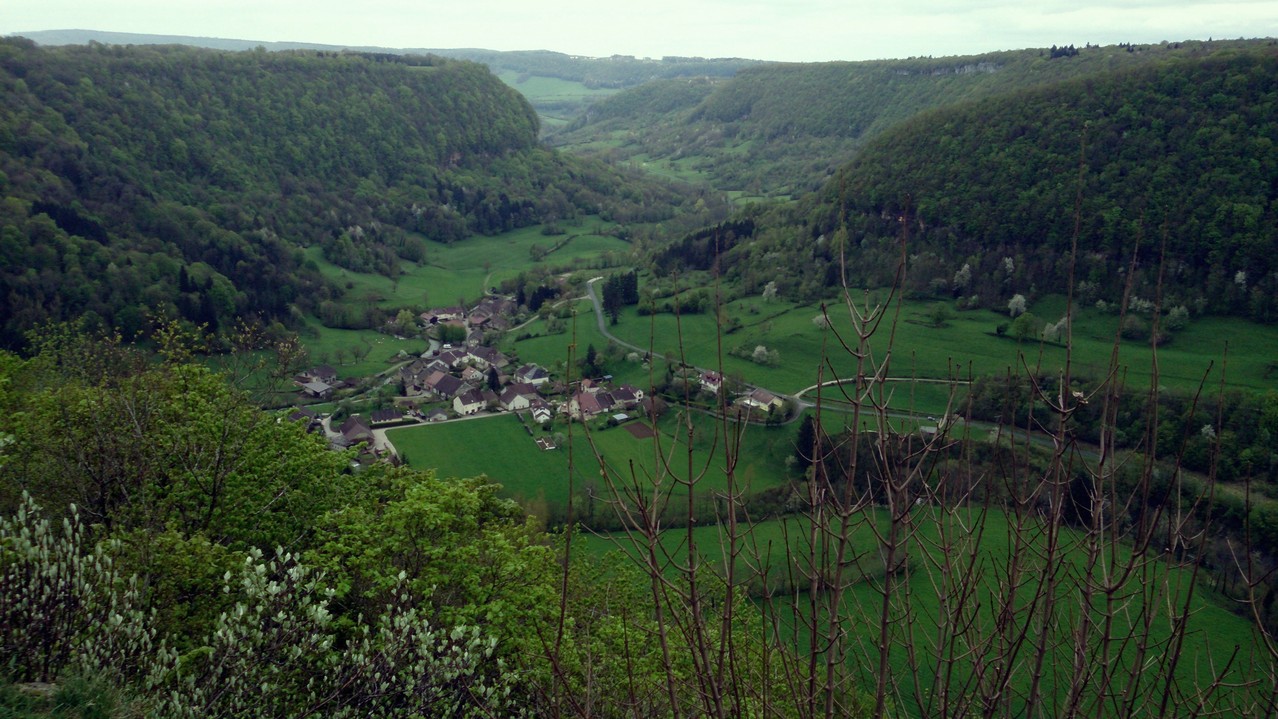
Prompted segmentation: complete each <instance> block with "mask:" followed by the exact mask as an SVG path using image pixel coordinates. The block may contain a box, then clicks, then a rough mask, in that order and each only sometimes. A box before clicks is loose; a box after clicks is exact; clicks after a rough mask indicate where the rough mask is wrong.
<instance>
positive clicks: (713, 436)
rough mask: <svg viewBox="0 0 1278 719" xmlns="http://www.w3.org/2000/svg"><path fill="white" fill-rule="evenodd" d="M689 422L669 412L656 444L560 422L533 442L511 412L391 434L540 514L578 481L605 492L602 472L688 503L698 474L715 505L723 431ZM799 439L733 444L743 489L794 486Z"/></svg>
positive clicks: (752, 432) (420, 462) (757, 432)
mask: <svg viewBox="0 0 1278 719" xmlns="http://www.w3.org/2000/svg"><path fill="white" fill-rule="evenodd" d="M680 417H681V416H680V415H679V414H678V413H674V412H671V413H669V414H667V415H666V416H665V417H663V418H662V419H661V420H660V421H659V422H658V423H657V426H656V429H657V436H656V437H652V438H647V439H636V438H635V437H634V436H633V435H632V434H631V433H630V432H628V431H626V429H625V426H624V425H623V426H619V427H611V428H607V429H600V428H599V425H598V423H592V424H591V427H592V428H590V429H587V428H585V427H583V426H582V425H581V424H574V425H572V426H571V427H570V426H568V425H564V424H560V423H556V424H555V426H554V431H553V432H552V433H550V434H547V433H546V432H543V431H542V430H541V429H540V428H538V427H537V426H536V425H531V422H530V426H532V427H533V432H532V435H531V436H530V435H529V433H528V432H527V431H526V430H525V429H524V427H523V425H522V424H520V422H519V420H518V419H517V418H516V417H515V416H514V415H508V414H507V415H498V416H488V417H483V418H480V419H473V420H464V421H455V422H443V423H438V424H430V425H417V426H409V427H402V428H396V429H392V430H388V432H387V436H388V438H389V439H390V441H391V442H392V443H393V444H394V445H395V448H396V450H398V452H399V453H400V455H401V456H402V457H406V458H407V461H408V464H409V465H410V466H412V467H415V468H420V469H435V470H436V473H437V475H438V476H440V477H445V478H446V477H473V476H478V475H481V474H482V475H486V476H488V478H489V479H492V480H493V481H495V482H499V483H500V484H501V485H502V487H503V488H504V491H503V494H504V495H505V496H507V497H510V498H511V499H515V500H516V501H519V502H520V503H521V504H523V505H524V506H525V508H529V509H530V511H531V510H535V509H537V508H539V507H541V508H545V507H549V508H553V509H558V510H560V511H562V509H563V508H564V507H566V506H567V504H568V499H569V496H570V489H569V487H570V482H569V479H570V478H571V484H572V487H573V488H574V489H573V490H572V492H573V493H575V494H577V495H580V494H581V493H583V492H588V493H589V492H593V493H594V494H596V495H599V494H601V493H602V492H604V491H605V489H606V487H605V486H604V485H605V480H604V478H603V475H602V474H601V472H602V471H603V469H602V468H601V464H602V465H603V466H606V467H607V468H608V471H609V473H610V474H611V475H612V476H613V477H614V478H615V479H616V481H619V482H638V483H639V484H640V485H642V486H643V487H644V488H645V489H647V490H649V491H651V490H652V488H653V487H654V486H657V487H664V488H665V489H666V490H669V491H671V492H672V495H673V496H675V497H679V496H686V490H685V489H683V488H682V487H681V486H679V483H678V480H680V479H686V478H687V477H688V476H689V475H688V472H689V471H690V470H689V469H688V468H689V467H692V468H693V469H692V470H691V471H692V472H693V475H694V476H698V477H699V478H698V480H697V492H698V493H699V494H700V493H701V492H705V493H706V495H705V496H707V497H708V496H709V493H710V492H713V491H722V490H723V489H724V488H725V487H726V486H727V481H728V480H727V474H726V471H725V463H724V456H725V454H724V446H725V437H724V435H723V432H722V427H721V426H720V424H719V423H718V422H716V421H714V420H712V419H711V418H709V417H705V416H704V415H699V414H693V415H691V416H689V417H685V418H684V419H685V420H686V423H681V421H680ZM633 421H638V420H633ZM689 425H690V426H691V428H692V429H691V432H689V429H688V427H689ZM735 426H736V425H731V424H730V425H729V427H735ZM729 431H730V432H731V431H733V430H731V429H730V430H729ZM794 435H795V428H794V427H793V426H791V427H767V428H765V427H758V426H749V427H745V428H744V429H743V434H742V435H741V436H740V437H739V438H738V439H739V441H736V439H734V440H733V441H732V443H733V444H734V445H737V446H738V449H737V450H736V451H737V452H738V453H739V456H738V460H737V467H736V481H737V482H738V483H739V484H743V485H744V486H747V487H749V488H750V489H751V490H757V489H764V488H767V487H773V486H778V485H780V484H782V483H784V482H785V481H786V479H787V476H788V475H787V469H786V463H785V458H786V457H787V456H789V454H790V453H792V452H793V451H794ZM547 436H549V437H556V436H557V437H558V438H559V439H561V440H562V442H561V446H560V447H559V448H558V449H554V450H542V449H541V448H539V447H538V446H537V445H536V444H535V442H534V437H547ZM569 444H571V452H570V451H569ZM689 447H691V452H689V449H688V448H689ZM570 459H571V460H572V467H571V472H570V468H569V460H570ZM578 501H580V498H579V499H578ZM579 511H581V510H580V509H579Z"/></svg>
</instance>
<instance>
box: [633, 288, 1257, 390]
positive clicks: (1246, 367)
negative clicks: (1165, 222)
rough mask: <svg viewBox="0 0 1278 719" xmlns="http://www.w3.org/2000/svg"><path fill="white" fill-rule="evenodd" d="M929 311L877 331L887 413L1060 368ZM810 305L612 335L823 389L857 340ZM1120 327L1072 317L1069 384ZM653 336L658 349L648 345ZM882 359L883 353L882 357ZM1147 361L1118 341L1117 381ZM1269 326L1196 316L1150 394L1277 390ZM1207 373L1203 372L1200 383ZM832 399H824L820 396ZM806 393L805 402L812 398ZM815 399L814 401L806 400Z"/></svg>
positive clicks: (650, 322)
mask: <svg viewBox="0 0 1278 719" xmlns="http://www.w3.org/2000/svg"><path fill="white" fill-rule="evenodd" d="M935 305H936V303H935V302H931V301H923V300H905V301H902V302H901V306H900V309H899V321H897V322H896V323H895V326H893V323H892V320H893V319H894V318H895V317H896V316H897V315H896V307H895V306H889V307H888V308H887V310H888V313H887V316H886V318H885V321H884V323H883V325H882V326H881V327H880V329H879V331H878V332H877V333H876V334H875V335H874V337H873V338H872V340H871V348H872V350H873V355H872V356H873V358H874V359H875V360H876V361H883V360H885V359H889V358H890V364H889V371H888V376H889V377H890V378H895V379H898V380H904V381H898V382H892V383H889V384H888V385H887V386H886V387H885V392H887V393H889V394H890V396H891V403H892V405H893V406H894V407H897V408H899V409H904V408H906V407H913V408H915V409H917V410H918V411H922V412H928V413H935V412H939V411H941V410H942V409H944V406H945V403H946V400H947V398H948V397H949V394H950V387H949V386H948V385H947V384H946V383H945V382H941V383H939V384H938V383H918V382H911V381H909V380H912V379H915V378H918V379H931V380H944V381H949V380H958V381H960V382H962V381H966V380H967V379H969V378H972V377H979V376H983V375H1001V374H1005V373H1007V372H1009V371H1011V372H1023V371H1024V369H1025V368H1026V367H1028V368H1029V369H1031V370H1036V371H1042V372H1048V373H1055V372H1058V371H1061V370H1062V369H1063V368H1064V365H1065V361H1066V351H1065V347H1064V346H1063V345H1062V344H1056V343H1043V342H1039V341H1037V340H1031V339H1025V340H1017V339H1016V338H1014V337H1011V336H1010V335H1009V336H1003V337H1000V336H998V335H997V333H996V331H995V330H996V328H997V327H998V326H999V325H1000V324H1004V323H1007V322H1008V318H1007V317H1006V316H1005V315H1002V314H999V313H995V312H991V311H988V310H974V311H964V312H953V311H951V313H950V317H949V319H948V320H946V322H945V324H944V325H943V326H940V327H936V326H933V324H932V322H931V319H930V318H931V314H932V311H933V308H934V307H935ZM1031 309H1032V310H1035V311H1037V312H1036V313H1038V312H1041V314H1039V316H1040V317H1043V318H1048V317H1051V318H1053V319H1052V320H1051V321H1054V317H1055V315H1054V314H1051V313H1050V311H1051V310H1053V309H1055V308H1054V307H1053V306H1052V303H1050V302H1049V303H1045V305H1044V307H1043V308H1041V310H1040V308H1039V307H1034V308H1031ZM820 311H821V310H820V306H819V305H816V304H808V305H796V304H792V303H786V302H780V301H777V302H764V301H763V300H761V299H756V298H751V299H746V300H736V301H734V302H731V303H729V304H728V305H727V306H726V307H725V311H724V313H723V316H724V317H726V318H728V319H729V321H730V323H734V324H735V323H739V326H738V327H737V328H736V329H734V330H733V331H732V332H731V333H728V334H721V333H720V331H719V319H718V318H716V317H715V316H713V315H711V314H696V315H683V316H681V317H679V318H676V317H675V316H674V315H670V314H660V315H654V316H646V317H645V316H640V315H639V314H638V313H637V311H636V309H635V308H633V307H632V308H627V310H626V311H625V312H624V313H623V314H622V318H621V321H620V322H619V323H618V324H617V325H614V326H612V327H610V328H609V329H610V331H611V332H612V333H613V334H615V335H617V336H618V337H621V338H622V339H625V340H626V341H629V342H632V343H634V344H637V345H640V346H643V347H651V348H652V350H653V351H654V352H656V353H658V354H664V355H673V356H679V353H680V352H681V353H682V356H683V357H684V358H685V359H686V361H687V362H688V363H689V364H692V365H696V366H699V367H720V366H721V367H722V368H723V370H724V372H725V373H727V374H728V375H729V376H732V375H739V376H741V377H742V378H744V379H745V381H747V382H749V383H750V384H757V385H761V386H764V387H767V388H769V389H772V390H774V391H778V392H782V393H786V394H795V393H797V392H799V391H800V390H803V389H804V388H808V387H811V386H812V385H813V384H815V382H816V378H817V376H818V373H821V375H822V377H823V379H825V380H831V379H834V378H835V377H842V378H846V377H851V376H855V374H856V365H855V363H854V362H853V358H852V357H851V356H850V355H849V354H848V353H847V352H846V351H844V350H843V347H842V344H841V343H842V342H848V343H849V344H851V343H853V342H854V341H855V338H854V337H853V336H852V333H851V331H850V328H851V327H852V322H851V320H850V315H849V311H848V309H847V307H846V305H844V304H836V303H834V302H831V303H830V307H829V309H828V314H829V317H830V322H831V329H830V330H822V329H821V328H820V327H819V326H818V325H817V324H816V323H815V322H814V321H813V320H814V318H815V317H817V316H818V315H819V314H820ZM1117 325H1118V318H1117V317H1116V316H1113V315H1108V314H1101V313H1099V312H1097V311H1096V310H1093V309H1085V310H1082V311H1080V312H1079V313H1078V315H1077V317H1076V320H1075V325H1074V352H1073V357H1072V368H1071V371H1072V373H1073V374H1074V375H1075V376H1078V377H1085V378H1090V379H1092V380H1099V379H1102V378H1104V377H1105V376H1106V375H1107V374H1108V366H1109V361H1110V356H1111V352H1112V349H1113V346H1114V338H1115V333H1116V330H1117ZM653 338H656V339H653ZM758 345H763V346H765V347H767V348H768V349H771V350H776V352H777V353H778V355H779V361H778V363H777V364H776V365H775V366H764V365H761V364H757V363H754V362H752V361H750V360H748V359H743V358H741V357H736V356H732V355H730V354H729V352H730V351H731V350H732V349H733V348H736V347H744V348H746V350H747V351H749V350H751V349H753V348H754V347H756V346H758ZM889 350H890V354H889ZM1153 357H1154V353H1153V350H1152V349H1151V347H1150V346H1149V344H1148V343H1141V342H1133V341H1127V340H1123V341H1121V342H1120V343H1119V354H1118V362H1119V367H1120V378H1121V379H1123V380H1124V381H1125V382H1126V383H1127V384H1128V385H1130V386H1133V387H1136V388H1142V387H1148V386H1149V385H1150V382H1151V378H1152V371H1151V368H1152V367H1153ZM1275 357H1278V328H1275V327H1270V326H1265V325H1257V324H1254V323H1251V322H1247V321H1245V320H1240V319H1235V318H1219V317H1210V318H1199V319H1195V320H1193V321H1191V322H1190V323H1189V325H1188V326H1187V327H1186V328H1185V329H1183V330H1181V331H1180V332H1177V333H1176V334H1175V335H1174V336H1173V337H1172V339H1171V341H1170V342H1168V343H1166V344H1164V345H1163V346H1161V347H1159V349H1158V354H1157V358H1158V368H1159V377H1158V384H1159V385H1160V386H1164V387H1170V388H1176V389H1180V390H1186V391H1192V390H1194V389H1196V388H1197V387H1198V385H1199V382H1200V381H1202V380H1203V378H1204V377H1208V378H1209V380H1210V382H1209V386H1212V387H1214V386H1216V384H1217V383H1219V381H1220V374H1219V372H1220V371H1221V368H1222V366H1224V364H1223V361H1224V360H1225V359H1226V358H1227V360H1228V363H1227V367H1225V374H1224V379H1225V384H1226V385H1227V386H1230V387H1234V388H1238V389H1251V390H1255V389H1276V388H1278V371H1275V369H1274V367H1273V363H1274V358H1275ZM1209 371H1210V374H1209ZM829 392H830V390H827V396H829V394H828V393H829ZM808 394H812V392H811V391H809V393H808ZM807 398H808V399H814V397H811V396H809V397H807Z"/></svg>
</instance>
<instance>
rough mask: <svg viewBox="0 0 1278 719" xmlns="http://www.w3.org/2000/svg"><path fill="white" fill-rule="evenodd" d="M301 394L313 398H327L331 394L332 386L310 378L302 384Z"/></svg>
mask: <svg viewBox="0 0 1278 719" xmlns="http://www.w3.org/2000/svg"><path fill="white" fill-rule="evenodd" d="M302 395H303V396H305V397H314V398H315V399H328V398H330V397H332V396H333V388H332V387H331V386H330V385H329V384H328V383H327V382H320V381H319V380H312V381H310V382H306V383H304V384H303V385H302Z"/></svg>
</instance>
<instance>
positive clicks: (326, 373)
mask: <svg viewBox="0 0 1278 719" xmlns="http://www.w3.org/2000/svg"><path fill="white" fill-rule="evenodd" d="M306 376H307V377H310V378H311V380H312V381H315V382H323V383H324V384H333V383H334V382H336V381H337V370H335V369H333V368H332V367H331V366H329V365H326V364H322V365H316V366H315V367H312V368H311V369H309V370H307V371H306Z"/></svg>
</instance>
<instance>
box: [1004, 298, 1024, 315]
mask: <svg viewBox="0 0 1278 719" xmlns="http://www.w3.org/2000/svg"><path fill="white" fill-rule="evenodd" d="M1025 305H1026V300H1025V295H1021V294H1017V295H1012V299H1010V300H1008V301H1007V311H1008V313H1009V314H1011V315H1012V316H1013V317H1016V316H1017V315H1021V314H1024V313H1025V309H1026V306H1025Z"/></svg>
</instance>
